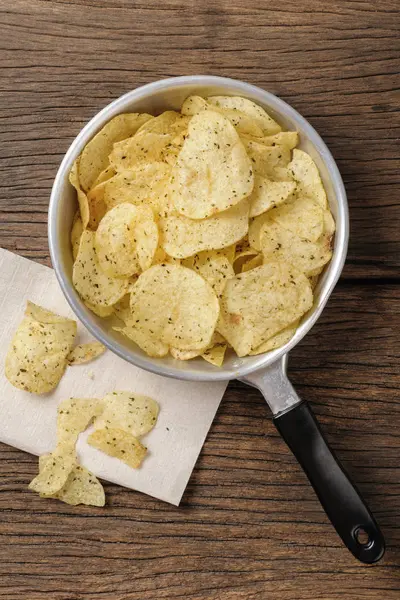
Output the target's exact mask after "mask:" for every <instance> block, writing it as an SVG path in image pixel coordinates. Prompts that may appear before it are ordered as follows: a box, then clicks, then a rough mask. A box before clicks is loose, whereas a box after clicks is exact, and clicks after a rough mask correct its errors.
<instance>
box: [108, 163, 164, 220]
mask: <svg viewBox="0 0 400 600" xmlns="http://www.w3.org/2000/svg"><path fill="white" fill-rule="evenodd" d="M170 175H171V167H170V166H169V165H166V164H165V163H162V162H153V163H149V164H143V165H139V166H138V167H137V168H136V169H135V170H134V171H122V172H121V173H118V174H117V175H115V176H114V177H113V178H112V179H109V180H108V181H107V183H106V184H105V186H104V201H105V203H106V204H107V207H108V208H113V207H114V206H117V205H118V204H122V203H125V202H130V203H131V204H135V205H139V204H149V205H150V206H151V207H152V208H153V210H154V211H155V212H156V213H160V214H161V216H164V213H165V207H166V206H167V204H168V194H167V183H168V179H169V177H170Z"/></svg>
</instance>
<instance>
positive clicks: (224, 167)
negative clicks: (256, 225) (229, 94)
mask: <svg viewBox="0 0 400 600" xmlns="http://www.w3.org/2000/svg"><path fill="white" fill-rule="evenodd" d="M253 184H254V179H253V169H252V165H251V162H250V159H249V157H248V156H247V154H246V150H245V148H244V146H243V144H242V142H241V141H240V138H239V136H238V134H237V132H236V131H235V128H234V127H233V126H232V124H231V123H230V122H229V120H228V119H226V118H225V117H224V116H222V115H219V114H217V113H215V112H212V111H203V112H201V113H199V114H198V115H196V116H194V117H193V118H192V120H191V121H190V124H189V129H188V135H187V137H186V139H185V141H184V144H183V147H182V150H181V152H180V153H179V156H178V160H177V162H176V165H175V167H174V168H173V170H172V176H171V184H170V197H171V200H172V202H173V204H174V206H175V208H176V209H177V211H178V212H179V213H180V214H182V215H184V216H186V217H189V218H191V219H204V218H206V217H210V216H211V215H215V214H216V213H218V212H221V211H224V210H226V209H228V208H230V207H232V206H234V205H235V204H237V203H238V202H240V201H241V200H243V198H246V197H247V196H248V195H249V194H250V193H251V192H252V189H253Z"/></svg>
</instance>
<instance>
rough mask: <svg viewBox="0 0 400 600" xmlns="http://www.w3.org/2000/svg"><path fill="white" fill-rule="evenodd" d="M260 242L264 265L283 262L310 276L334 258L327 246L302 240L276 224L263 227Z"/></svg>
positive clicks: (266, 224)
mask: <svg viewBox="0 0 400 600" xmlns="http://www.w3.org/2000/svg"><path fill="white" fill-rule="evenodd" d="M260 240H261V241H260V244H261V249H262V253H263V255H264V263H269V262H271V261H277V260H279V261H283V262H285V263H286V264H290V265H293V267H295V268H297V269H299V271H301V272H302V273H305V274H306V275H310V276H311V275H314V274H315V270H316V269H317V270H318V269H321V268H322V267H323V266H324V265H325V264H326V263H327V262H328V261H329V260H330V259H331V256H332V252H331V250H330V249H328V248H327V247H326V245H324V244H322V243H318V242H311V241H309V240H307V239H304V238H301V237H299V236H298V235H296V234H295V233H293V232H292V231H290V230H289V229H284V228H283V227H280V226H279V225H278V224H277V223H274V222H271V223H269V222H267V223H265V224H264V225H263V227H262V229H261V234H260Z"/></svg>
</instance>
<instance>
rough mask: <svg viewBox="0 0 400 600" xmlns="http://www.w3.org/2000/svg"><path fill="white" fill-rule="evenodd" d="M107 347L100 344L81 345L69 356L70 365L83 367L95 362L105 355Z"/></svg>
mask: <svg viewBox="0 0 400 600" xmlns="http://www.w3.org/2000/svg"><path fill="white" fill-rule="evenodd" d="M105 351H106V347H105V346H103V344H101V343H100V342H89V343H88V344H79V345H78V346H75V348H73V349H72V350H71V352H70V353H69V354H68V357H67V360H68V364H69V365H83V364H85V363H88V362H90V361H91V360H94V359H95V358H97V357H98V356H100V355H101V354H104V352H105Z"/></svg>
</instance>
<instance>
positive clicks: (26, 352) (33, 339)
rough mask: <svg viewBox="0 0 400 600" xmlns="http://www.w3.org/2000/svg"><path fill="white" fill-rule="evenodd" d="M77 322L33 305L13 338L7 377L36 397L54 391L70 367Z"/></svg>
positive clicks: (9, 352) (29, 305) (29, 307)
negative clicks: (70, 353)
mask: <svg viewBox="0 0 400 600" xmlns="http://www.w3.org/2000/svg"><path fill="white" fill-rule="evenodd" d="M76 330H77V328H76V322H75V321H73V320H72V319H66V318H65V317H60V316H59V315H56V314H55V313H53V312H50V311H48V310H46V309H44V308H42V307H40V306H37V305H36V304H33V303H32V302H28V303H27V309H26V311H25V316H24V318H23V320H22V322H21V323H20V325H19V327H18V329H17V331H16V332H15V334H14V337H13V339H12V342H11V345H10V349H9V351H8V354H7V357H6V365H5V374H6V377H7V379H8V380H9V382H10V383H12V385H14V386H15V387H17V388H19V389H22V390H25V391H27V392H32V393H35V394H45V393H47V392H50V391H51V390H52V389H54V388H55V387H56V386H57V385H58V383H59V381H60V379H61V377H62V375H63V373H64V371H65V368H66V366H67V356H68V354H69V352H70V350H71V348H72V346H73V343H74V340H75V336H76Z"/></svg>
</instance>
